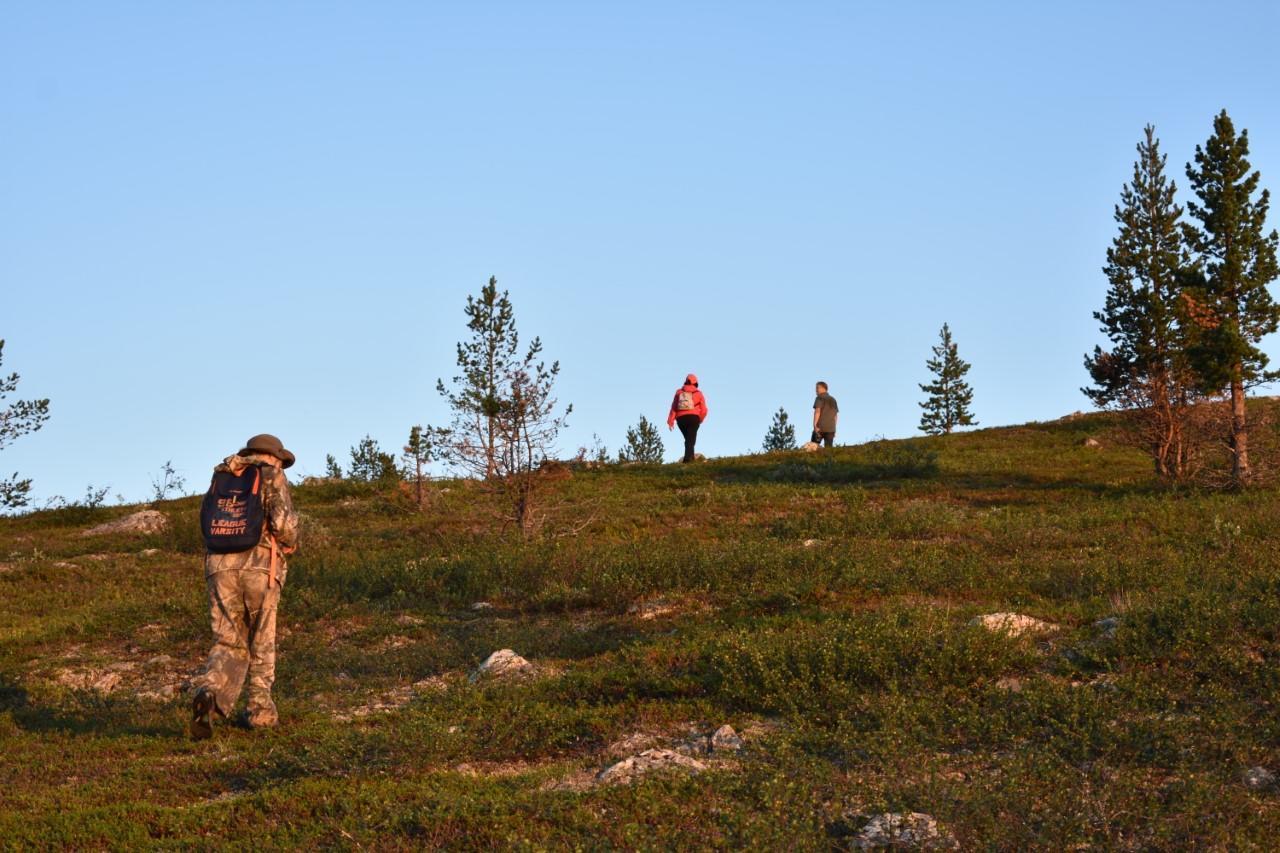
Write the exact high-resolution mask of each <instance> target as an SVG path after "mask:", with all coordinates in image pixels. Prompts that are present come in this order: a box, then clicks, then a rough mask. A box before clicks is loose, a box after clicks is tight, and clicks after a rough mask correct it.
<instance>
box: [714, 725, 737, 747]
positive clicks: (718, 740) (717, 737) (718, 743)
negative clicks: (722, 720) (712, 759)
mask: <svg viewBox="0 0 1280 853" xmlns="http://www.w3.org/2000/svg"><path fill="white" fill-rule="evenodd" d="M742 745H743V744H742V738H740V737H738V733H737V732H735V731H734V730H733V726H731V725H728V724H727V723H726V724H725V725H723V726H721V727H720V728H718V729H716V730H715V732H713V733H712V735H711V751H712V752H737V751H738V750H740V749H742Z"/></svg>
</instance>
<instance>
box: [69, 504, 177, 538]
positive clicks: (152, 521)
mask: <svg viewBox="0 0 1280 853" xmlns="http://www.w3.org/2000/svg"><path fill="white" fill-rule="evenodd" d="M168 529H169V519H168V518H166V517H165V514H164V513H162V512H160V511H159V510H154V509H144V510H140V511H138V512H135V513H133V514H132V515H126V516H125V517H124V518H117V519H116V520H115V521H108V522H106V523H105V524H99V525H98V526H96V527H90V528H89V529H88V530H86V531H84V532H83V533H81V534H80V535H81V536H107V535H110V534H113V533H163V532H164V531H166V530H168Z"/></svg>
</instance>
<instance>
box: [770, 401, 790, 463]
mask: <svg viewBox="0 0 1280 853" xmlns="http://www.w3.org/2000/svg"><path fill="white" fill-rule="evenodd" d="M795 449H796V427H795V424H793V423H791V418H790V417H788V416H787V410H786V409H783V408H779V409H778V411H777V413H776V414H774V416H773V421H772V422H771V423H770V424H769V431H768V432H766V433H765V434H764V452H765V453H774V452H777V451H780V450H795Z"/></svg>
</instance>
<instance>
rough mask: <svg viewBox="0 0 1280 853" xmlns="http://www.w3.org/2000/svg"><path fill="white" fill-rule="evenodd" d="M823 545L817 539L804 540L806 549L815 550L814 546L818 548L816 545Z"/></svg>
mask: <svg viewBox="0 0 1280 853" xmlns="http://www.w3.org/2000/svg"><path fill="white" fill-rule="evenodd" d="M821 544H822V543H821V542H820V541H819V540H817V539H806V540H804V547H806V548H813V547H814V546H816V545H821Z"/></svg>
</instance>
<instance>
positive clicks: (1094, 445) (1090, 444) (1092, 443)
mask: <svg viewBox="0 0 1280 853" xmlns="http://www.w3.org/2000/svg"><path fill="white" fill-rule="evenodd" d="M1080 446H1081V447H1087V448H1089V449H1090V450H1097V449H1098V448H1100V447H1102V442H1101V441H1098V439H1096V438H1094V437H1093V436H1089V437H1088V438H1086V439H1085V440H1084V441H1082V442H1080Z"/></svg>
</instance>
